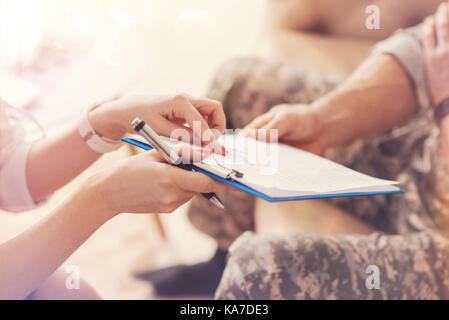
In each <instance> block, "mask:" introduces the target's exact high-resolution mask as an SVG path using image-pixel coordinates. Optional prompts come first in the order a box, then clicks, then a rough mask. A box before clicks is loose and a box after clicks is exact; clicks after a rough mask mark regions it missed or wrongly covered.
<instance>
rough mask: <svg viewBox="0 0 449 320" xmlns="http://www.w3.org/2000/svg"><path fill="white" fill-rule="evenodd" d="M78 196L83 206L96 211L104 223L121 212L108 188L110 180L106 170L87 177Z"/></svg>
mask: <svg viewBox="0 0 449 320" xmlns="http://www.w3.org/2000/svg"><path fill="white" fill-rule="evenodd" d="M77 196H78V199H79V201H80V203H82V206H83V207H84V208H86V209H87V208H89V210H91V211H92V212H94V214H95V215H96V216H97V217H98V218H99V219H100V220H101V221H103V223H104V222H106V221H108V220H110V219H112V218H114V217H115V216H116V215H117V214H118V213H119V212H118V209H117V208H115V205H114V203H115V202H114V201H113V199H112V198H113V197H111V195H110V192H109V190H108V181H107V179H106V175H105V174H104V172H99V173H96V174H94V175H92V176H91V177H89V178H88V179H86V181H84V183H83V184H82V185H81V187H80V190H79V192H78V193H77Z"/></svg>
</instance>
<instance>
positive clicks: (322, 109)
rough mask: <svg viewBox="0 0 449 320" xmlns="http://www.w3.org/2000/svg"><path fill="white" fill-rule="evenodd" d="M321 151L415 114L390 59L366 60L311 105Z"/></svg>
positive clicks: (402, 75)
mask: <svg viewBox="0 0 449 320" xmlns="http://www.w3.org/2000/svg"><path fill="white" fill-rule="evenodd" d="M313 108H314V109H315V110H316V112H317V114H318V116H319V118H320V120H321V121H320V122H321V125H322V128H321V130H320V132H321V134H320V136H319V138H318V140H319V143H320V145H321V146H322V148H323V149H327V148H330V147H333V146H336V145H339V144H342V143H346V142H349V141H351V140H353V139H356V138H359V137H364V136H368V135H372V134H375V133H378V132H383V131H386V130H388V129H390V128H393V127H394V126H396V125H399V124H400V123H402V122H403V121H405V120H406V119H407V118H408V117H409V116H410V115H411V114H413V113H414V112H415V111H416V108H417V102H416V98H415V95H414V92H413V87H412V84H411V82H410V80H409V78H408V76H407V74H406V72H405V70H404V69H403V68H402V66H401V65H400V63H399V62H398V61H397V60H396V59H395V58H394V57H393V56H391V55H388V54H383V55H379V56H375V57H372V58H369V59H368V60H367V61H366V62H365V63H364V64H363V65H362V66H360V67H359V68H358V69H357V70H356V71H355V72H354V73H353V74H352V75H351V76H350V78H349V79H348V80H346V81H345V82H344V83H343V84H342V85H341V86H339V87H338V88H337V89H336V90H334V91H333V92H331V93H329V94H328V95H326V96H324V97H322V98H320V99H318V100H317V101H315V102H314V103H313Z"/></svg>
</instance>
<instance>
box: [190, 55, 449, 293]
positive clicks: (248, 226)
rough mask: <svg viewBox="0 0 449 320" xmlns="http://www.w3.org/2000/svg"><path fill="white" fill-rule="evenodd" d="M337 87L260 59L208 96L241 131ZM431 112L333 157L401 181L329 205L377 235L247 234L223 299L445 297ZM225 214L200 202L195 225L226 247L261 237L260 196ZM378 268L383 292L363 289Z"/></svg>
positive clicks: (440, 183) (446, 180) (238, 200)
mask: <svg viewBox="0 0 449 320" xmlns="http://www.w3.org/2000/svg"><path fill="white" fill-rule="evenodd" d="M339 81H340V80H339V79H337V78H332V77H328V76H324V75H321V74H319V73H314V72H307V71H304V70H302V69H300V68H297V67H293V66H288V65H281V64H278V63H274V62H266V61H260V60H257V59H235V60H232V61H230V62H228V63H226V64H225V65H224V66H223V68H222V69H221V70H219V72H218V73H217V75H216V78H215V80H214V82H213V85H212V88H211V90H210V95H209V96H210V97H212V98H214V99H217V100H220V101H221V102H222V103H223V106H224V108H225V112H226V114H227V117H228V119H227V120H228V127H231V128H241V127H243V126H244V125H245V124H247V123H248V122H249V121H251V120H252V119H253V118H254V117H256V116H258V115H260V114H262V113H264V112H266V111H267V110H269V109H270V108H271V107H273V106H275V105H277V104H282V103H304V104H307V103H310V102H312V101H313V100H315V99H317V98H318V97H320V96H321V95H323V94H325V93H326V92H329V91H330V90H332V89H333V88H335V87H336V86H337V85H338V83H339ZM438 132H439V131H438V128H437V127H436V126H435V124H434V122H433V119H432V117H431V114H430V113H429V111H428V110H421V111H420V112H419V113H418V114H416V115H415V116H413V117H412V118H411V119H409V121H407V122H406V123H404V124H403V125H401V126H399V127H397V128H393V129H392V130H390V131H388V132H385V133H383V134H380V135H376V136H374V137H368V138H363V139H359V140H356V141H354V142H352V143H351V144H348V145H345V146H341V147H338V148H335V149H333V150H329V151H328V152H327V154H326V156H327V157H328V158H330V159H333V160H335V161H337V162H339V163H342V164H344V165H346V166H348V167H351V168H353V169H355V170H358V171H360V172H364V173H367V174H370V175H373V176H377V177H382V178H385V179H394V180H398V181H399V182H400V183H401V188H402V189H403V190H404V191H405V194H404V195H380V196H374V197H355V198H336V199H330V200H328V201H329V202H331V203H332V204H334V205H337V206H339V207H341V208H342V209H344V210H345V211H347V212H350V213H352V214H354V215H356V216H357V217H358V218H360V219H362V220H363V221H365V222H367V223H369V224H370V225H372V226H373V227H374V228H375V229H377V230H379V233H375V234H372V235H370V236H356V235H341V236H318V235H299V234H298V235H290V236H284V237H275V236H263V235H255V234H253V233H251V232H247V233H245V234H244V235H243V236H241V237H240V238H238V239H237V240H236V241H235V243H234V244H233V245H232V247H231V248H230V258H229V262H228V265H227V268H226V270H225V273H224V276H223V279H222V282H221V284H220V286H219V288H218V290H217V293H216V297H217V298H218V299H236V298H237V299H308V298H312V299H332V298H335V299H364V298H366V299H368V298H374V299H381V298H386V299H401V298H412V299H435V298H448V297H449V296H448V288H449V277H448V276H449V274H448V271H449V269H448V268H447V267H448V265H447V264H448V258H449V255H448V249H449V247H448V242H447V240H446V237H445V236H443V235H442V234H445V230H447V223H448V211H447V210H448V209H447V208H449V206H448V205H447V204H448V203H447V201H448V199H447V197H448V196H447V192H445V190H449V174H448V172H447V167H446V166H445V164H444V158H443V157H442V154H441V152H442V151H441V150H442V148H441V145H440V141H439V138H438ZM224 200H225V205H226V211H225V212H224V213H223V211H221V210H217V209H215V208H214V207H213V206H211V205H210V204H209V203H208V202H207V201H204V200H202V199H200V198H197V199H195V200H194V201H193V203H192V206H191V207H190V210H189V217H190V219H191V221H192V223H193V224H194V225H195V226H197V227H198V228H199V229H200V230H202V231H204V232H206V233H208V234H209V235H211V236H213V237H215V238H216V239H217V241H218V243H219V247H220V248H222V249H226V248H228V247H229V245H230V244H231V243H232V242H233V240H234V239H236V238H237V237H238V236H239V235H241V234H242V233H244V232H245V231H248V230H253V229H254V217H253V213H254V212H253V210H254V198H253V197H252V196H249V195H247V194H229V195H226V197H225V198H224ZM369 265H377V266H378V267H379V269H380V289H376V290H369V289H367V288H366V286H365V279H366V278H367V277H368V274H366V273H365V270H366V267H367V266H369Z"/></svg>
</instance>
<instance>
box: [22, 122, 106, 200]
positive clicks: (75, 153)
mask: <svg viewBox="0 0 449 320" xmlns="http://www.w3.org/2000/svg"><path fill="white" fill-rule="evenodd" d="M100 156H101V154H99V153H97V152H95V151H93V150H92V149H90V147H89V146H88V145H87V144H86V143H85V141H84V140H83V139H82V138H81V135H80V134H79V132H78V129H77V128H76V127H75V126H74V127H72V128H70V129H68V130H67V131H65V132H64V133H63V134H60V135H58V136H55V137H50V138H46V139H43V140H40V141H36V142H35V143H34V144H33V146H32V148H31V150H30V153H29V155H28V160H27V182H28V189H29V190H30V193H31V196H32V197H33V200H34V201H35V202H39V201H42V200H44V199H46V198H47V197H48V196H49V195H50V194H52V193H53V192H55V191H56V190H57V189H59V188H61V187H62V186H64V185H65V184H66V183H68V182H69V181H71V180H72V179H73V178H74V177H76V176H77V175H78V174H79V173H81V172H82V171H83V170H85V169H86V168H87V167H89V166H90V165H91V164H92V163H93V162H94V161H95V160H97V159H98V158H99V157H100Z"/></svg>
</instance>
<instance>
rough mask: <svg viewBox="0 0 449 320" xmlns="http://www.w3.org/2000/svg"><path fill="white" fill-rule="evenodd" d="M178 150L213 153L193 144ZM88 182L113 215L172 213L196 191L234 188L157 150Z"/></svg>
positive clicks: (200, 154)
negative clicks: (173, 162)
mask: <svg viewBox="0 0 449 320" xmlns="http://www.w3.org/2000/svg"><path fill="white" fill-rule="evenodd" d="M185 148H188V149H190V150H186V149H185ZM181 149H184V150H181ZM177 152H178V154H182V155H186V154H190V155H191V157H193V158H194V159H199V158H201V159H204V158H205V157H207V156H208V155H209V153H210V151H208V150H206V149H202V148H194V149H192V148H190V147H183V148H178V150H177ZM86 184H87V185H85V186H84V188H83V190H88V191H87V192H91V193H92V192H93V193H95V194H96V195H97V197H96V200H97V201H99V202H101V203H102V204H103V205H104V206H106V207H105V208H104V209H106V211H107V212H110V213H111V216H110V218H112V217H113V216H114V215H117V214H119V213H125V212H126V213H149V212H152V213H171V212H173V211H174V210H175V209H176V208H178V207H179V206H181V205H182V204H184V203H186V202H187V201H189V200H190V199H191V198H192V197H193V196H194V195H195V194H197V193H207V192H226V191H233V190H235V189H234V188H232V187H230V186H228V185H226V184H223V183H220V182H218V181H215V180H213V179H211V178H209V177H208V176H206V175H204V174H202V173H198V172H193V171H187V170H183V169H180V168H177V167H175V166H172V165H170V164H167V163H166V162H165V160H164V159H163V158H162V157H161V156H160V154H159V153H158V152H157V151H154V150H153V151H149V152H145V153H142V154H139V155H137V156H134V157H130V158H128V159H126V160H124V161H122V162H120V163H119V164H118V165H116V166H114V167H112V168H109V169H107V170H105V171H102V172H99V173H97V174H95V175H94V176H92V177H91V178H90V179H88V181H87V182H86ZM91 201H95V200H91Z"/></svg>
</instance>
